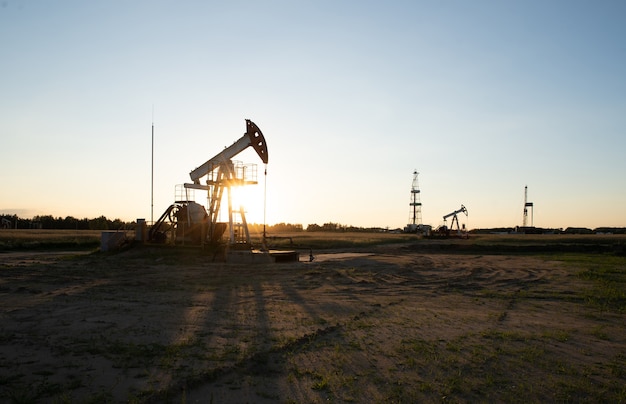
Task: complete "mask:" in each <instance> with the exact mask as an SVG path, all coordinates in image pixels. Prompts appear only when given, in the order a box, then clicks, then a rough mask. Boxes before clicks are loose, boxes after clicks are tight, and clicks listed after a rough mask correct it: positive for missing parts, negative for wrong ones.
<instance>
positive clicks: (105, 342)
mask: <svg viewBox="0 0 626 404" xmlns="http://www.w3.org/2000/svg"><path fill="white" fill-rule="evenodd" d="M10 258H11V259H9V256H7V255H2V256H0V259H2V260H3V261H2V264H1V265H0V270H1V277H0V302H1V308H0V321H1V331H0V363H1V364H2V365H1V367H0V389H2V390H1V391H0V400H2V401H7V402H28V401H34V402H106V401H109V402H129V401H130V402H133V401H136V402H216V403H231V402H232V403H245V402H251V403H252V402H254V403H264V402H268V403H269V402H272V403H273V402H294V403H296V402H297V403H304V402H310V403H316V402H327V401H337V402H441V401H452V402H476V401H478V402H480V401H483V402H485V401H486V402H493V401H500V402H501V401H508V402H516V401H524V402H527V401H544V402H545V401H592V402H593V401H598V400H601V401H615V400H616V399H617V401H619V399H620V398H621V399H622V400H626V390H624V387H623V385H624V382H625V380H626V370H625V369H626V333H625V332H624V331H625V330H624V324H626V321H625V320H626V318H625V314H624V313H621V312H615V311H611V310H601V309H598V308H597V307H594V306H590V305H589V304H587V303H586V302H585V298H584V296H585V293H586V292H585V291H587V290H589V288H590V287H591V285H590V284H589V282H587V281H584V280H582V279H581V278H580V277H579V276H576V273H577V272H578V271H579V270H580V269H579V268H576V267H575V266H571V265H565V264H563V263H561V262H557V261H550V260H548V259H545V258H539V257H525V256H505V255H480V256H479V255H450V254H423V253H420V252H416V251H414V250H412V249H411V247H410V245H397V246H387V247H378V248H372V249H368V250H359V251H337V252H332V253H324V254H316V259H315V260H314V261H313V262H305V260H308V253H307V254H302V260H303V261H302V262H299V263H283V264H259V265H246V266H243V265H234V264H227V263H215V262H211V261H210V260H209V259H208V258H207V257H203V256H198V255H197V254H195V255H194V254H192V255H191V256H183V255H180V254H161V253H158V252H151V251H150V250H147V249H133V250H129V251H126V252H123V253H119V254H111V255H106V254H99V253H98V254H91V255H83V256H80V257H78V258H68V257H67V254H60V255H48V256H45V257H33V256H30V257H21V258H20V257H19V256H11V257H10Z"/></svg>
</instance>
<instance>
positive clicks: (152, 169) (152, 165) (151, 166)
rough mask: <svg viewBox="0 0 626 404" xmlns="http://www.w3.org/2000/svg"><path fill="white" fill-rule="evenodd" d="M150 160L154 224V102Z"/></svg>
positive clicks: (152, 221)
mask: <svg viewBox="0 0 626 404" xmlns="http://www.w3.org/2000/svg"><path fill="white" fill-rule="evenodd" d="M151 156H152V157H151V162H150V225H153V224H154V104H152V154H151Z"/></svg>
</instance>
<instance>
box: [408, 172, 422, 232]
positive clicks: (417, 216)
mask: <svg viewBox="0 0 626 404" xmlns="http://www.w3.org/2000/svg"><path fill="white" fill-rule="evenodd" d="M418 174H419V173H418V172H417V170H415V171H413V184H412V185H411V201H410V202H409V206H410V207H411V210H410V212H409V224H407V225H406V227H405V228H404V231H405V232H406V233H416V232H417V230H418V229H419V228H421V227H422V203H421V202H420V189H419V185H418V183H417V175H418Z"/></svg>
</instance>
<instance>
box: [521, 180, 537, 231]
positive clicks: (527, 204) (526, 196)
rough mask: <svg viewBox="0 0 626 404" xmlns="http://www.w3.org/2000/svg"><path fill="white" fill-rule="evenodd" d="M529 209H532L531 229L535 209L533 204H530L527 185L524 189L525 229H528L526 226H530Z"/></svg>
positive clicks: (523, 224)
mask: <svg viewBox="0 0 626 404" xmlns="http://www.w3.org/2000/svg"><path fill="white" fill-rule="evenodd" d="M528 208H530V227H533V226H534V223H533V216H534V214H535V212H534V210H535V208H534V206H533V203H532V202H528V185H526V186H525V187H524V220H523V222H522V226H523V227H526V225H527V224H528Z"/></svg>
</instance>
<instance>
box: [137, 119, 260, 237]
mask: <svg viewBox="0 0 626 404" xmlns="http://www.w3.org/2000/svg"><path fill="white" fill-rule="evenodd" d="M248 147H252V148H253V149H254V150H255V151H256V153H257V154H258V156H259V157H260V158H261V160H262V161H263V163H264V164H267V161H268V153H267V143H266V142H265V137H264V136H263V133H262V132H261V130H260V129H259V127H258V126H256V125H255V124H254V122H252V121H251V120H249V119H246V132H245V133H244V134H243V136H242V137H241V138H239V139H238V140H237V141H235V142H234V143H233V144H232V145H231V146H229V147H227V148H225V149H224V150H222V151H221V152H220V153H218V154H216V155H215V156H213V157H212V158H210V159H209V160H207V161H206V162H205V163H204V164H202V165H201V166H199V167H198V168H196V169H194V170H192V171H191V172H190V173H189V176H190V177H191V181H192V183H186V184H184V188H185V190H189V189H198V190H204V191H207V205H208V210H205V208H204V207H203V206H202V205H200V204H198V203H196V202H195V201H191V200H189V198H187V197H185V198H181V199H179V200H177V201H175V202H174V204H172V205H171V206H170V207H168V208H167V209H166V211H165V212H164V213H163V215H161V217H160V218H159V220H157V221H156V222H155V224H154V225H153V226H152V228H151V230H150V233H149V240H151V241H156V242H165V241H166V240H167V235H166V231H167V230H168V229H169V230H170V231H172V232H173V236H172V239H173V240H174V242H175V243H180V242H182V243H190V244H201V245H204V244H205V243H217V242H219V241H220V239H221V238H222V236H223V234H224V232H225V231H226V229H228V231H229V233H228V235H229V237H228V243H229V245H230V246H235V245H241V246H247V247H249V246H250V233H249V231H248V225H247V222H246V218H245V212H244V209H243V207H240V209H239V211H238V212H237V211H234V210H233V206H232V202H233V201H232V190H233V187H238V186H244V185H250V184H256V183H257V180H256V175H257V168H256V164H243V163H242V162H240V161H233V160H232V159H233V158H234V157H235V156H237V155H238V154H239V153H241V152H242V151H244V150H245V149H247V148H248ZM203 178H206V180H205V181H204V183H202V182H201V180H202V179H203ZM224 193H226V195H227V198H228V222H219V221H218V220H219V214H220V208H221V204H222V199H223V196H224ZM185 195H187V192H185ZM237 214H238V215H240V217H241V222H237V221H236V220H235V216H236V215H237ZM167 221H169V226H168V225H167V224H166V222H167Z"/></svg>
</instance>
